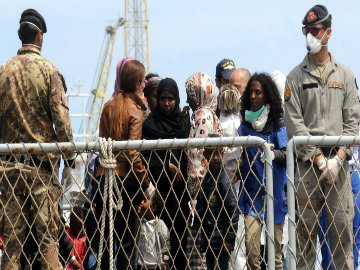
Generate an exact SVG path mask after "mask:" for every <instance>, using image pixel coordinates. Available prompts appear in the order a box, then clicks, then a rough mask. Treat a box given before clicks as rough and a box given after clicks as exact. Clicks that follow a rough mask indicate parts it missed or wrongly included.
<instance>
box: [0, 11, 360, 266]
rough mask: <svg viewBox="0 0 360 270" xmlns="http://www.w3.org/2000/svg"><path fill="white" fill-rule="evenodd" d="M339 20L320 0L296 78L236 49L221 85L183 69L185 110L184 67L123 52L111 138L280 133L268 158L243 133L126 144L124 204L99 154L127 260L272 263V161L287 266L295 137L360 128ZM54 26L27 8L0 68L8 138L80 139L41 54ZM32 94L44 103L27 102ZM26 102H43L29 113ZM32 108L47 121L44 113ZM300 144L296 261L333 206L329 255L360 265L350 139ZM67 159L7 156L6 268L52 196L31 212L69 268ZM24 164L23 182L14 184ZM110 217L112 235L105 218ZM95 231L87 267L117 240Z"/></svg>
mask: <svg viewBox="0 0 360 270" xmlns="http://www.w3.org/2000/svg"><path fill="white" fill-rule="evenodd" d="M331 19H332V17H331V15H330V14H329V12H328V11H327V9H326V7H325V6H323V5H316V6H314V7H312V8H311V9H310V10H309V11H308V12H307V13H306V15H305V17H304V20H303V22H302V23H303V25H304V26H303V29H302V30H303V34H304V35H306V44H307V47H306V48H307V50H308V53H307V54H306V56H305V59H304V61H303V62H302V63H301V64H300V65H299V66H297V67H295V68H294V69H293V70H292V71H291V72H290V73H289V75H288V76H287V78H286V81H285V77H284V78H283V79H279V77H280V78H281V75H280V76H279V72H274V73H273V74H272V75H269V74H267V73H255V74H253V75H251V74H250V72H249V71H247V70H246V69H244V68H240V69H236V68H235V64H234V62H233V61H232V60H230V59H223V60H222V61H220V62H219V63H218V65H217V66H216V77H215V84H216V86H217V87H218V88H219V95H218V94H217V91H216V87H215V84H214V83H213V81H212V79H211V78H210V77H209V76H208V75H207V74H205V73H204V72H196V73H194V74H192V75H191V76H190V77H189V78H188V79H187V80H186V82H185V88H186V94H187V103H188V105H189V106H185V107H184V108H183V109H182V110H181V109H180V106H179V105H180V93H179V88H178V85H177V83H176V82H175V81H174V80H173V79H171V78H164V79H163V78H160V77H159V76H158V75H157V74H148V75H147V76H146V73H145V67H144V65H143V64H142V63H140V62H139V61H138V60H136V59H133V58H125V59H122V60H121V61H119V63H118V65H117V69H116V81H115V91H114V93H113V95H112V96H111V98H110V100H109V101H108V102H107V103H106V104H105V106H104V108H103V111H102V115H101V119H100V128H99V135H100V137H105V138H111V139H113V140H116V141H123V140H125V141H129V140H141V139H145V140H158V139H174V138H177V139H182V138H216V137H222V136H226V137H229V136H230V137H233V136H256V137H260V138H262V139H264V140H265V141H266V142H267V143H268V144H269V145H270V146H271V150H272V158H271V160H265V157H264V154H263V153H262V150H261V149H260V148H258V147H245V146H244V147H231V146H229V147H225V148H222V147H203V148H201V147H199V148H191V149H163V150H153V151H142V152H140V151H137V150H124V151H120V152H119V153H116V168H115V171H116V185H117V187H118V190H119V193H117V192H115V195H114V196H117V197H119V196H121V198H122V206H121V209H120V208H119V209H115V210H114V209H109V205H108V202H106V201H104V200H103V198H104V196H103V195H104V192H106V191H105V172H106V168H104V167H103V166H102V165H101V164H99V165H98V167H97V169H96V171H95V173H94V178H93V183H92V190H91V199H92V203H91V206H90V208H91V209H93V210H94V213H95V214H94V218H95V220H96V221H95V222H96V224H100V221H101V219H102V218H105V219H106V215H105V216H104V215H103V214H102V213H104V212H103V211H104V209H105V212H106V213H109V211H114V236H115V237H114V238H115V241H114V249H115V250H114V251H115V252H114V254H116V255H115V257H116V258H115V264H116V268H117V269H137V270H145V269H147V270H149V269H161V270H167V269H184V270H185V269H204V268H207V269H208V270H212V269H221V270H227V269H229V268H232V269H240V268H245V267H247V268H248V269H261V261H262V259H261V251H260V250H261V249H260V245H261V244H260V238H261V231H262V227H263V225H264V220H265V217H266V215H267V211H266V207H265V202H264V197H265V194H266V189H265V183H266V177H265V174H264V164H265V163H266V162H271V163H272V167H273V186H274V192H273V194H274V197H273V201H274V217H275V220H274V223H275V238H274V240H275V241H274V244H275V253H276V255H275V268H276V269H283V259H282V253H281V242H282V233H283V227H284V221H285V215H286V213H287V207H286V202H285V191H286V181H287V178H286V154H285V150H286V147H287V144H288V138H289V139H290V138H292V137H293V136H298V135H305V136H310V135H337V136H340V135H350V136H356V135H358V132H359V127H358V124H359V119H360V114H359V100H358V97H357V85H356V80H355V78H354V75H353V74H352V72H351V71H350V70H349V69H348V68H346V67H345V66H343V65H342V64H340V63H339V62H337V61H336V60H335V59H334V58H333V56H332V55H331V54H330V53H329V52H328V47H327V44H328V40H329V38H330V36H331V30H332V29H331ZM46 31H47V29H46V24H45V20H44V19H43V17H42V16H41V15H40V14H39V13H38V12H36V11H35V10H27V11H26V12H24V13H23V15H22V18H21V20H20V30H19V37H20V39H21V41H22V43H23V48H21V49H20V50H19V53H18V55H17V56H15V57H14V58H13V59H11V60H10V61H9V62H7V63H6V64H4V65H3V66H1V68H0V97H1V99H0V104H1V108H2V109H1V110H0V140H1V141H2V142H7V143H14V142H25V143H26V142H52V141H72V135H71V128H70V122H69V115H68V106H67V102H66V98H65V97H64V95H65V91H66V86H65V83H64V80H63V77H62V76H61V74H60V73H59V72H58V71H57V69H56V68H55V67H54V66H52V65H51V64H50V63H49V62H48V61H46V60H44V59H43V58H42V57H41V56H40V49H41V46H42V36H43V33H46ZM14 67H16V68H14ZM20 70H22V71H24V72H19V71H20ZM284 89H285V90H284ZM283 91H284V94H283V95H282V92H283ZM282 96H283V98H282ZM25 104H26V105H29V104H34V105H33V106H31V108H29V106H25ZM44 104H45V105H44ZM190 109H191V111H192V115H191V117H190ZM26 110H28V111H29V112H32V114H31V113H29V114H26V113H25V114H24V112H26ZM35 114H37V115H38V117H40V116H41V119H42V120H41V121H37V122H36V123H35V122H34V119H36V117H35V116H34V115H35ZM15 115H20V117H15ZM53 125H54V126H55V130H53ZM297 153H298V156H297V161H296V168H295V170H296V182H295V185H296V190H297V209H296V210H297V218H298V219H297V220H298V226H297V230H298V231H297V237H298V241H297V243H298V248H297V256H298V260H297V268H298V269H313V268H314V266H315V262H316V255H317V254H316V252H317V234H318V231H319V227H320V225H319V224H320V221H319V219H320V215H321V214H323V215H324V218H323V223H322V224H323V225H321V226H322V227H321V228H322V231H325V234H326V237H327V240H326V241H327V243H326V246H327V247H328V251H329V252H330V255H331V256H330V257H331V258H332V264H331V267H333V269H353V268H354V266H355V267H356V264H357V262H356V261H355V265H354V259H353V242H354V241H353V228H352V224H353V223H352V221H353V216H354V204H353V196H352V193H351V186H350V177H349V172H350V168H349V166H348V164H347V162H346V160H350V159H352V155H353V151H352V148H350V147H343V146H340V147H321V148H318V147H303V148H301V149H299V151H297ZM74 158H75V156H74V155H73V154H72V153H64V159H65V160H66V162H65V166H66V169H65V170H64V172H65V174H63V178H64V179H65V180H66V179H67V178H69V176H70V175H71V173H70V172H71V167H73V164H74V162H73V161H74ZM58 159H59V156H51V155H50V154H49V155H47V156H42V155H37V156H33V157H32V159H30V160H29V159H28V158H27V157H26V156H25V155H23V156H22V155H21V156H17V157H11V156H4V157H2V159H1V160H5V161H6V162H7V163H6V165H4V164H5V163H4V162H3V161H2V163H1V166H0V169H1V171H0V172H1V177H2V179H5V180H6V181H5V180H4V181H2V182H1V194H2V195H1V210H2V211H1V213H4V215H3V220H2V225H3V228H2V231H3V235H4V255H3V258H2V267H3V268H4V269H19V268H20V266H19V260H20V253H21V252H20V251H19V250H21V245H22V242H23V240H24V239H25V231H24V230H25V226H23V223H26V222H23V221H26V220H27V212H26V211H28V210H29V209H30V207H33V206H34V207H38V206H41V207H40V208H39V209H38V208H36V209H35V211H34V214H35V216H38V215H39V216H41V218H35V219H34V221H33V223H34V226H35V228H36V230H37V233H38V235H39V238H40V239H41V242H40V244H38V247H39V250H40V252H41V253H42V254H43V256H42V257H41V262H42V267H43V269H61V265H60V262H59V260H58V259H57V256H54V255H57V254H58V240H57V238H58V231H59V230H58V221H59V217H60V211H59V204H60V194H61V188H60V186H59V183H57V182H56V181H55V180H56V179H57V171H56V169H58V165H59V164H58ZM355 160H358V158H355ZM19 163H23V165H26V166H29V167H30V169H31V168H37V169H36V170H37V172H38V173H37V174H33V173H28V174H22V172H21V168H22V166H21V167H20V169H19V166H18V164H19ZM9 164H10V165H11V164H15V166H13V167H9V168H12V170H11V173H12V174H9V175H8V176H7V177H3V176H4V175H6V173H9V170H5V169H6V168H8V166H10V165H9ZM355 167H356V166H353V167H352V169H354V170H356V168H355ZM39 168H40V169H41V171H39ZM30 169H29V170H30ZM19 170H20V173H19ZM19 175H21V177H20V178H21V181H20V184H21V185H19V184H17V183H19V182H18V181H19V180H18V179H19ZM55 175H56V177H55ZM357 179H359V178H357ZM65 180H64V181H63V184H64V185H66V181H65ZM29 183H31V184H29ZM29 198H30V199H29ZM19 202H20V203H19ZM84 222H85V223H86V218H84ZM106 224H107V225H106V229H105V232H103V233H104V236H105V238H106V236H107V235H108V233H109V224H108V220H107V221H106ZM85 225H86V224H85ZM32 226H33V225H31V227H32ZM324 226H325V227H326V229H325V230H324V228H325V227H324ZM87 238H88V241H89V242H90V243H89V245H88V246H89V250H88V253H87V256H86V258H87V259H86V260H87V264H85V265H86V266H84V268H87V269H96V268H99V267H100V269H110V267H111V266H110V265H109V256H110V255H109V254H110V252H109V246H110V245H109V242H108V241H107V240H106V241H105V243H104V249H103V251H102V252H101V254H99V253H98V252H99V250H98V249H97V248H98V246H99V241H102V240H100V238H99V231H97V230H96V229H95V232H94V234H93V235H92V236H91V239H90V237H89V235H87ZM239 250H240V252H239ZM100 256H101V258H100Z"/></svg>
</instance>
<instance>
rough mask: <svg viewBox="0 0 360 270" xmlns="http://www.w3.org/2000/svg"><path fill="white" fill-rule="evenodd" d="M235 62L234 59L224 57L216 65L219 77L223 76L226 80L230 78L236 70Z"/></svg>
mask: <svg viewBox="0 0 360 270" xmlns="http://www.w3.org/2000/svg"><path fill="white" fill-rule="evenodd" d="M235 69H236V68H235V64H234V61H233V60H230V59H223V60H221V61H220V62H219V63H218V64H217V65H216V74H215V76H216V77H218V78H221V77H223V78H224V79H225V80H230V76H231V74H232V73H233V71H234V70H235Z"/></svg>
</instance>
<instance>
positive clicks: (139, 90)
mask: <svg viewBox="0 0 360 270" xmlns="http://www.w3.org/2000/svg"><path fill="white" fill-rule="evenodd" d="M137 87H138V88H137V94H139V95H142V94H143V90H144V88H145V73H144V74H143V75H142V76H141V80H139V82H138V84H137Z"/></svg>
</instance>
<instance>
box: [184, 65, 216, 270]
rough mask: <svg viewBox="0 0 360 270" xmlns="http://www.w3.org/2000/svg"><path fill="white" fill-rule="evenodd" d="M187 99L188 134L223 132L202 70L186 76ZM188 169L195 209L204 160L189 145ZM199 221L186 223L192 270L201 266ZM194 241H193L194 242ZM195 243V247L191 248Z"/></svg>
mask: <svg viewBox="0 0 360 270" xmlns="http://www.w3.org/2000/svg"><path fill="white" fill-rule="evenodd" d="M185 88H186V94H187V103H189V106H190V108H191V109H192V111H193V114H192V116H191V128H190V135H189V137H190V138H204V137H207V136H208V135H209V134H217V135H219V136H223V131H222V128H221V125H220V121H219V119H218V118H217V116H216V114H215V110H214V109H216V105H217V94H216V89H215V86H214V83H213V82H212V80H211V78H210V77H209V76H208V75H207V74H205V73H203V72H197V73H194V74H193V75H191V76H190V78H188V79H187V81H186V82H185ZM189 158H190V160H189V173H190V175H191V177H190V179H189V182H188V190H189V193H190V196H191V197H192V198H193V199H194V200H193V201H192V208H193V209H195V199H196V194H197V192H198V187H199V182H201V181H202V178H203V177H204V176H205V174H206V172H207V169H206V160H205V158H204V157H203V154H202V150H200V149H196V148H193V149H191V150H190V153H189ZM198 235H199V224H192V222H191V224H190V228H189V235H188V243H187V250H186V251H187V255H188V256H189V257H188V258H189V265H190V268H191V269H192V270H194V269H195V270H197V269H201V268H202V266H201V264H202V263H201V257H200V254H199V253H198V251H199V250H200V241H199V237H198ZM194 241H195V243H194ZM194 245H196V247H197V248H194Z"/></svg>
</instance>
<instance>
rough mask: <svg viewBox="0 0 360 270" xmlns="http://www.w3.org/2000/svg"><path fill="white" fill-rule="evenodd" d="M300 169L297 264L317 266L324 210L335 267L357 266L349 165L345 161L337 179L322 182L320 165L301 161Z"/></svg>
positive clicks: (297, 171) (307, 267)
mask: <svg viewBox="0 0 360 270" xmlns="http://www.w3.org/2000/svg"><path fill="white" fill-rule="evenodd" d="M297 165H298V166H297V169H296V179H295V185H296V196H297V237H298V239H297V240H298V241H297V248H296V249H297V267H296V269H299V270H307V269H315V264H316V258H317V249H316V248H317V235H318V232H319V219H320V215H321V211H322V210H324V212H325V217H326V224H327V228H328V230H327V231H325V232H323V233H324V234H327V235H328V236H329V244H330V247H329V248H330V250H331V254H332V262H333V266H334V270H335V269H354V266H353V263H354V259H353V231H352V230H353V228H352V221H353V218H354V203H353V195H352V191H351V184H350V174H349V166H348V164H347V162H344V164H343V167H342V168H341V170H340V172H339V175H338V179H337V182H336V183H335V184H333V185H330V184H328V183H327V180H326V179H325V180H323V181H319V180H318V179H319V177H320V175H321V172H320V171H319V170H318V168H317V166H313V165H311V164H307V163H304V162H302V161H299V162H298V163H297Z"/></svg>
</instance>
